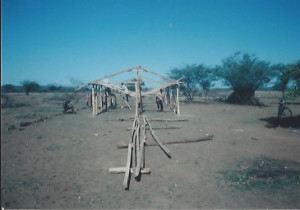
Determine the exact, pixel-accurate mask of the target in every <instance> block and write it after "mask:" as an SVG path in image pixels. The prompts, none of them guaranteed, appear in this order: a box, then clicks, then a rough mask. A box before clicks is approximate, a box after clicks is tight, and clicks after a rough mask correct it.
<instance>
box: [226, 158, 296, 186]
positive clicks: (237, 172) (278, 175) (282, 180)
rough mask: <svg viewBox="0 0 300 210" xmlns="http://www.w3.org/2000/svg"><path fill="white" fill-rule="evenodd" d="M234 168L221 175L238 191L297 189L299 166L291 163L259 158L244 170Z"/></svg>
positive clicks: (237, 166) (239, 164) (239, 165)
mask: <svg viewBox="0 0 300 210" xmlns="http://www.w3.org/2000/svg"><path fill="white" fill-rule="evenodd" d="M241 165H242V164H241V163H240V162H238V163H237V164H236V167H235V168H234V169H231V170H227V171H225V172H224V173H223V175H224V178H225V180H226V181H228V182H229V183H230V184H231V185H232V186H233V187H235V188H237V189H239V190H252V189H258V190H270V191H273V190H288V189H290V190H293V189H296V188H299V183H300V164H299V163H297V162H292V161H282V160H274V159H268V158H260V159H257V160H254V161H253V163H252V164H250V165H249V166H248V167H246V168H242V167H241Z"/></svg>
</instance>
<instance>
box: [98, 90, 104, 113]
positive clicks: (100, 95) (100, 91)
mask: <svg viewBox="0 0 300 210" xmlns="http://www.w3.org/2000/svg"><path fill="white" fill-rule="evenodd" d="M102 97H103V96H102V85H100V88H99V98H100V112H102V109H103V98H102Z"/></svg>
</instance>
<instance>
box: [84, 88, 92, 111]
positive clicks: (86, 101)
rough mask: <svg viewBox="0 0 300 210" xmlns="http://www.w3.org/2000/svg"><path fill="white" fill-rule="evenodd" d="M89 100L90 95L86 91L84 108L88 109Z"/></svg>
mask: <svg viewBox="0 0 300 210" xmlns="http://www.w3.org/2000/svg"><path fill="white" fill-rule="evenodd" d="M90 99H91V94H90V92H89V91H88V90H87V91H85V103H86V106H87V107H89V103H90Z"/></svg>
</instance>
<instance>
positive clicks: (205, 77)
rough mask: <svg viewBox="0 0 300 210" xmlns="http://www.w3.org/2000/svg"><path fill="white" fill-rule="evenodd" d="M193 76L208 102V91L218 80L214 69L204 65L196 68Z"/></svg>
mask: <svg viewBox="0 0 300 210" xmlns="http://www.w3.org/2000/svg"><path fill="white" fill-rule="evenodd" d="M193 76H194V80H195V83H198V85H199V86H200V87H201V88H202V91H203V93H204V96H205V100H206V98H207V95H208V91H209V89H210V88H211V86H212V81H214V80H216V76H215V75H214V71H213V69H212V68H209V67H206V66H204V65H202V64H201V65H198V66H195V69H194V70H193Z"/></svg>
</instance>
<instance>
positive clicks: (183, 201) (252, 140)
mask: <svg viewBox="0 0 300 210" xmlns="http://www.w3.org/2000/svg"><path fill="white" fill-rule="evenodd" d="M256 96H257V97H259V99H260V101H262V102H263V103H264V104H265V105H266V106H263V107H254V106H238V105H229V104H225V103H221V102H216V101H213V100H208V101H207V102H206V103H204V102H203V99H202V98H197V100H196V102H194V103H181V106H180V108H181V116H180V117H178V116H176V115H174V113H173V112H172V111H170V110H169V109H168V108H167V107H165V111H164V112H162V113H160V112H157V111H156V107H155V104H154V98H146V99H145V112H144V113H143V115H146V116H147V117H148V118H150V119H151V118H157V117H160V118H172V119H176V118H179V119H188V121H184V122H168V123H166V122H154V121H153V122H152V126H153V127H160V126H180V127H181V128H180V129H168V130H156V134H157V135H158V136H159V137H160V139H161V140H162V141H163V142H168V141H177V140H183V139H197V138H200V137H204V136H205V135H206V134H213V135H214V138H213V140H210V141H203V142H198V143H190V144H172V145H167V147H168V148H169V149H170V150H171V154H172V158H168V157H167V156H166V155H165V154H164V153H163V152H162V150H161V149H160V148H159V147H146V167H149V168H150V169H151V174H150V175H142V177H141V180H140V181H137V180H135V179H134V177H132V178H131V182H130V188H129V190H124V189H123V186H122V183H123V178H124V175H123V174H109V173H108V169H109V168H110V167H118V166H125V164H126V158H127V150H126V149H118V148H117V147H116V144H117V143H118V142H123V143H128V142H129V140H130V136H131V133H130V131H128V130H127V128H128V127H131V125H132V121H130V120H128V119H129V118H131V117H133V116H134V110H129V109H128V108H123V109H121V108H120V106H124V105H125V104H124V103H123V102H122V101H121V100H118V101H119V108H117V109H115V110H109V111H108V112H105V113H102V114H100V115H98V116H96V117H93V116H92V113H91V110H90V109H86V108H84V107H85V105H84V103H85V102H84V96H83V95H81V94H79V95H77V96H76V98H77V99H79V101H78V100H74V101H72V102H73V103H74V106H75V108H76V109H78V111H77V114H66V115H62V114H61V111H62V110H61V108H62V106H61V104H62V102H63V99H64V98H65V97H66V94H65V93H36V94H30V95H29V96H25V94H8V97H9V99H7V98H6V99H5V100H10V101H12V102H11V103H15V104H16V103H23V104H25V105H28V106H20V107H15V108H3V109H1V111H2V118H1V120H2V122H1V206H2V207H4V208H5V209H7V208H40V209H43V208H48V209H49V208H60V209H61V208H88V209H90V208H94V209H118V208H126V209H127V208H143V209H145V208H147V209H148V208H151V209H161V208H176V209H191V208H193V209H195V208H300V201H299V196H300V185H299V182H300V162H299V160H300V159H299V158H300V135H299V134H300V130H299V124H300V122H299V116H300V106H299V103H297V102H299V101H300V100H299V99H298V100H296V101H294V103H293V104H290V105H289V107H290V108H291V109H292V110H293V116H296V117H295V118H294V119H293V120H294V121H293V123H292V124H289V123H287V124H284V123H285V121H284V122H283V125H282V126H277V125H276V122H275V124H274V120H275V121H276V118H275V117H276V116H277V106H278V97H279V94H278V93H277V92H258V93H256ZM183 99H184V98H182V100H183ZM130 100H131V101H130V103H131V104H132V105H133V104H134V102H133V101H132V98H130ZM3 103H4V102H3ZM120 119H125V120H120ZM26 122H30V123H32V124H30V123H28V124H30V125H27V126H26ZM24 125H25V126H24ZM147 141H148V142H154V141H153V139H152V137H151V135H150V134H149V132H148V133H147ZM255 163H258V164H260V165H259V167H258V168H259V169H261V170H262V167H263V165H267V164H266V163H268V165H269V166H270V167H269V168H276V167H277V169H278V167H279V168H280V167H281V168H280V170H277V169H276V170H277V171H276V172H277V174H280V175H281V178H282V177H283V178H284V179H282V180H284V181H285V182H283V181H282V182H276V183H275V181H273V180H275V178H276V177H275V176H274V177H272V176H271V175H269V176H268V177H267V179H265V180H264V179H262V177H263V176H260V177H259V176H256V175H253V177H254V178H255V177H256V179H259V180H260V182H253V180H254V178H253V177H252V178H251V180H252V182H251V180H250V179H249V180H248V181H247V180H246V181H247V182H248V185H247V186H248V187H243V186H242V185H245V183H244V182H242V181H241V180H242V178H239V179H238V180H236V181H234V180H233V179H232V177H229V178H228V174H230V173H231V172H243V171H245V170H247V169H249V168H250V167H251V166H252V165H253V164H255ZM272 164H273V165H272ZM280 164H281V165H280ZM278 165H280V166H278ZM279 172H280V173H279ZM288 172H289V173H288ZM244 177H245V176H244ZM272 178H273V180H272ZM244 180H245V179H244ZM266 180H267V181H266ZM257 183H260V184H261V185H257ZM274 183H275V184H277V185H276V187H274V186H275V185H274ZM239 185H241V186H242V187H241V186H239ZM262 186H263V187H262Z"/></svg>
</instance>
